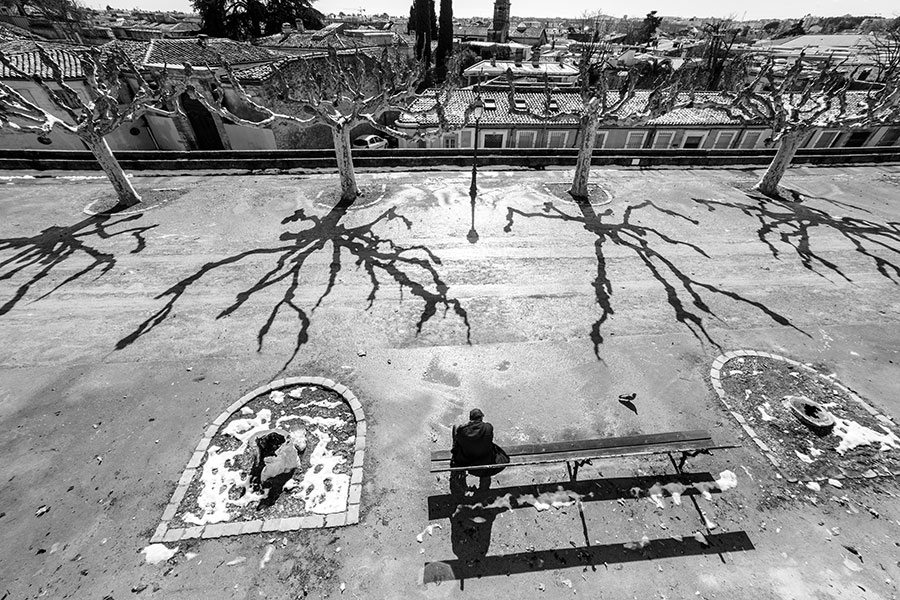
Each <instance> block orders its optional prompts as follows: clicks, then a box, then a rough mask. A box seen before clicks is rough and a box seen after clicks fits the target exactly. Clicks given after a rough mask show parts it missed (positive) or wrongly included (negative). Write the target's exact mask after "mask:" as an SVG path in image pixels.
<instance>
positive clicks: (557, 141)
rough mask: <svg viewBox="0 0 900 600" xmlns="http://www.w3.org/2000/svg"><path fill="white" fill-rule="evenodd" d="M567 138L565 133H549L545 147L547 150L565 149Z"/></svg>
mask: <svg viewBox="0 0 900 600" xmlns="http://www.w3.org/2000/svg"><path fill="white" fill-rule="evenodd" d="M568 137H569V133H568V132H567V131H551V132H550V134H549V135H548V136H547V147H548V148H565V147H566V138H568Z"/></svg>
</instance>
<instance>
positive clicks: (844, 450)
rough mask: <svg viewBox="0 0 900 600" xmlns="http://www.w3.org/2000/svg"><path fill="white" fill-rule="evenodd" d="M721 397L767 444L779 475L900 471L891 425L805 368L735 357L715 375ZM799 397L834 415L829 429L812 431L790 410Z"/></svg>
mask: <svg viewBox="0 0 900 600" xmlns="http://www.w3.org/2000/svg"><path fill="white" fill-rule="evenodd" d="M720 379H721V383H722V388H723V389H724V391H725V396H726V398H725V399H726V402H727V403H728V404H729V405H730V406H731V407H732V410H734V411H735V412H737V413H740V414H741V415H742V416H743V417H744V419H746V420H747V423H748V424H749V425H750V426H751V427H752V428H753V430H754V431H755V432H756V434H757V436H758V437H759V438H760V440H762V441H763V442H764V443H765V444H766V445H767V446H769V448H770V449H771V452H772V454H773V455H774V456H775V458H776V459H777V460H778V461H779V463H780V469H781V471H782V474H783V475H784V476H785V477H788V478H791V479H803V480H822V479H828V478H843V477H860V476H866V475H873V474H875V475H886V474H888V473H897V472H900V438H898V437H897V433H898V429H897V427H896V425H894V424H893V423H892V422H890V421H889V420H888V419H887V418H885V417H883V416H881V417H879V416H875V415H872V414H870V413H869V411H867V410H866V408H865V407H864V406H863V405H862V404H860V402H858V401H857V400H855V399H854V398H852V397H851V396H850V395H849V394H848V393H847V392H845V391H844V390H842V389H840V388H838V387H836V386H835V385H834V384H833V383H831V382H830V381H828V380H826V379H825V378H824V377H820V376H818V375H816V374H814V373H810V372H809V371H807V370H806V369H801V368H799V367H796V366H795V365H792V364H790V363H787V362H785V361H782V360H776V359H770V358H766V357H737V358H732V359H730V360H729V361H728V362H726V363H725V364H724V366H723V367H722V369H721V375H720ZM791 396H802V397H805V398H808V399H809V400H812V401H813V402H816V403H818V404H819V405H821V406H822V407H823V408H824V409H825V410H826V411H827V412H829V413H830V414H831V415H832V416H834V418H835V421H836V425H835V427H834V428H833V429H831V430H826V431H816V430H814V429H812V428H810V427H808V426H807V425H804V424H803V423H801V421H800V420H799V419H798V418H797V417H796V416H795V415H794V413H793V412H791V409H790V408H789V405H788V398H790V397H791Z"/></svg>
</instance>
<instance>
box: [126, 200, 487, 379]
mask: <svg viewBox="0 0 900 600" xmlns="http://www.w3.org/2000/svg"><path fill="white" fill-rule="evenodd" d="M351 205H352V203H351V202H346V203H338V204H337V205H336V206H334V207H333V208H332V209H331V211H330V212H329V213H328V214H327V215H325V216H324V217H319V216H317V215H307V214H306V212H305V211H304V210H303V209H300V210H297V211H296V212H295V213H294V214H292V215H290V216H288V217H286V218H284V219H283V220H282V221H281V223H282V225H288V224H291V223H297V224H300V225H305V226H306V227H305V228H304V229H301V230H300V231H285V232H284V233H282V234H281V236H280V237H279V240H281V241H282V242H284V243H282V244H278V245H275V246H272V247H267V248H255V249H253V250H248V251H246V252H242V253H239V254H235V255H234V256H229V257H227V258H223V259H221V260H217V261H214V262H209V263H206V264H205V265H203V266H202V267H201V268H200V269H199V270H198V271H197V272H196V273H194V274H193V275H190V276H189V277H186V278H184V279H182V280H181V281H179V282H178V283H176V284H175V285H173V286H171V287H170V288H169V289H167V290H165V291H164V292H162V293H161V294H159V295H158V296H157V297H156V298H157V299H163V298H168V300H167V301H166V304H165V305H164V306H163V307H162V308H160V309H159V310H158V311H156V312H155V313H154V314H153V315H151V316H150V317H149V318H148V319H147V320H145V321H144V322H143V323H141V324H140V325H139V326H138V328H137V329H136V330H135V331H133V332H132V333H130V334H129V335H127V336H126V337H124V338H123V339H121V340H119V342H118V343H117V344H116V349H117V350H121V349H123V348H126V347H127V346H129V345H131V344H132V343H134V342H135V341H137V340H138V339H139V338H140V337H142V336H144V335H146V334H147V333H149V332H150V331H152V330H153V329H154V328H156V327H157V326H158V325H160V324H161V323H163V322H164V321H165V320H166V318H167V317H168V316H169V314H170V313H171V312H172V309H173V308H174V307H175V304H176V303H177V302H178V300H179V299H180V298H181V297H182V296H183V295H184V294H185V292H187V291H188V289H189V288H190V287H191V286H192V285H194V284H195V283H197V282H199V281H200V280H201V279H202V278H203V277H204V276H206V275H207V274H209V273H211V272H213V271H215V270H217V269H220V268H222V267H226V266H229V265H234V264H236V263H239V262H241V261H243V260H244V259H247V258H252V257H260V256H264V257H265V256H271V257H272V258H273V259H274V264H273V265H272V267H271V268H270V269H269V270H268V271H267V272H266V273H265V274H264V275H263V276H262V277H260V278H259V279H258V280H257V281H256V282H255V283H254V284H253V285H252V286H250V287H249V288H247V289H246V290H244V291H242V292H240V293H238V294H237V296H236V297H235V300H234V302H233V303H232V304H231V305H229V306H227V307H226V308H225V309H223V310H222V311H221V312H220V313H219V314H218V315H217V316H216V318H217V319H220V318H223V317H227V316H228V315H230V314H232V313H233V312H235V311H236V310H238V309H239V308H241V306H243V305H244V304H245V303H246V302H247V301H248V300H249V299H250V298H251V297H252V296H253V295H254V294H256V293H258V292H263V291H265V290H267V289H268V288H271V287H273V286H278V285H281V286H284V292H283V294H282V297H281V299H280V300H279V301H278V302H277V303H276V304H275V306H273V307H272V309H271V311H270V312H269V316H268V318H267V319H266V322H265V323H263V325H262V326H261V327H260V329H259V331H258V332H257V336H256V340H257V349H262V344H263V341H264V339H265V337H266V335H267V334H268V333H269V331H270V329H271V328H272V325H273V324H274V323H275V319H276V318H277V317H278V316H279V314H280V313H281V311H282V310H284V311H286V312H287V313H289V314H293V315H294V316H295V317H296V319H297V321H298V322H299V327H300V329H299V331H298V332H297V336H296V339H295V341H294V348H293V352H292V354H291V356H290V358H288V360H287V361H286V362H285V363H284V366H283V367H282V370H283V369H284V368H286V367H287V366H288V365H289V364H290V363H291V361H293V360H294V358H295V357H296V356H297V354H298V352H299V351H300V348H301V347H302V346H303V345H304V344H305V343H307V342H308V341H309V328H310V325H311V320H310V317H311V315H312V313H314V312H315V311H316V309H317V308H319V306H321V304H322V302H323V301H324V300H325V298H326V297H327V296H328V295H329V294H330V293H331V291H332V289H334V286H335V284H336V282H337V276H338V273H339V272H340V270H341V268H342V266H343V263H342V261H343V253H344V252H345V251H346V252H348V253H349V254H350V255H351V256H353V257H355V262H356V266H357V267H362V268H363V269H364V270H365V272H366V274H367V275H368V276H369V280H370V282H371V284H372V290H371V292H370V293H369V295H368V297H367V298H366V300H367V301H368V306H367V309H368V308H371V307H372V305H373V304H374V302H375V298H376V295H377V293H378V290H379V289H380V287H381V280H380V279H379V277H380V276H383V275H386V276H388V277H389V278H391V279H392V280H393V281H394V282H396V283H397V284H398V285H399V286H400V287H401V290H406V291H408V292H409V293H411V294H412V295H413V296H416V297H417V298H419V299H421V300H422V301H423V302H424V307H423V309H422V313H421V314H420V315H419V320H418V322H417V323H416V333H417V334H418V333H421V331H422V326H423V325H424V324H425V323H426V322H428V320H429V319H431V318H432V317H433V316H434V315H435V314H436V313H437V310H438V307H443V309H444V314H446V313H447V312H448V311H449V310H451V309H452V310H453V312H454V313H455V314H456V315H458V316H459V317H460V318H461V319H462V321H463V323H464V324H465V326H466V341H467V343H471V327H470V325H469V318H468V313H467V312H466V310H465V309H464V308H463V307H462V304H461V303H460V302H459V300H457V299H455V298H451V297H449V296H448V293H447V292H448V286H447V284H446V283H444V281H443V280H442V279H441V277H440V275H439V274H438V272H437V269H436V267H437V266H438V265H440V264H441V260H440V258H439V257H437V256H436V255H435V254H434V253H433V252H431V250H429V249H428V248H427V247H425V246H421V245H414V246H400V245H397V244H395V243H394V242H393V241H392V240H390V239H388V238H384V237H381V236H379V235H378V234H376V233H375V231H374V228H375V226H376V225H378V224H379V223H388V222H391V221H394V220H398V221H400V222H401V223H403V224H404V225H405V226H406V228H407V229H410V228H412V222H411V221H410V220H409V219H407V218H406V217H404V216H403V215H401V214H399V213H398V212H397V210H396V208H395V207H394V208H391V209H389V210H386V211H384V212H383V213H382V214H381V215H379V216H378V217H377V218H376V219H374V220H373V221H371V222H370V223H367V224H365V225H360V226H356V227H348V226H345V225H344V224H343V223H342V222H341V219H342V218H343V217H344V215H345V214H347V211H348V209H349V208H350V206H351ZM329 245H330V246H331V247H330V249H329V248H328V247H329ZM319 251H322V252H329V253H330V256H331V265H330V270H329V277H328V282H327V284H326V286H325V290H324V291H323V292H322V294H321V295H320V296H319V298H318V300H317V301H316V303H315V305H314V306H313V307H312V308H311V309H309V310H306V309H305V308H303V307H302V306H300V304H299V303H298V301H297V298H296V296H297V292H298V291H299V289H300V274H301V271H302V270H303V267H304V265H305V264H306V261H307V259H309V258H310V257H311V256H313V255H314V254H315V253H316V252H319ZM429 288H433V290H432V289H429Z"/></svg>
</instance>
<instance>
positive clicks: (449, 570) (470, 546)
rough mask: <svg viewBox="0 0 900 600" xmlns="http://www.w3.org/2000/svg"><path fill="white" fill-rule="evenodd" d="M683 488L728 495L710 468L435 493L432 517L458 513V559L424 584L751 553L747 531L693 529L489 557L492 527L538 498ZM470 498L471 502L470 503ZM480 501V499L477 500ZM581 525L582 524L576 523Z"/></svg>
mask: <svg viewBox="0 0 900 600" xmlns="http://www.w3.org/2000/svg"><path fill="white" fill-rule="evenodd" d="M661 486H676V487H674V488H668V489H676V490H681V496H680V497H679V500H678V501H679V502H680V501H681V500H682V499H683V497H687V496H694V495H700V494H702V493H704V492H706V493H709V494H718V493H720V490H719V488H718V487H717V486H716V485H715V482H714V479H713V476H712V475H711V474H710V473H681V474H663V475H643V476H635V477H609V478H602V479H592V480H583V481H567V482H563V483H547V484H530V485H521V486H511V487H504V488H496V489H491V490H485V491H480V492H478V493H476V494H473V495H471V496H466V497H465V498H463V499H462V501H461V498H460V496H459V494H458V493H452V492H451V493H450V494H443V495H436V496H430V497H429V498H428V520H429V521H435V520H440V519H450V521H451V543H452V548H453V553H454V555H455V558H453V559H450V560H443V561H433V562H427V563H425V567H424V571H423V583H424V584H428V583H436V584H440V583H442V582H444V581H453V580H458V581H459V582H460V586H461V587H462V586H463V585H464V581H465V580H466V579H472V578H476V577H487V576H492V575H512V574H518V573H529V572H538V571H547V570H555V569H565V568H573V567H580V568H587V567H595V566H598V565H603V564H615V563H624V562H632V561H638V560H653V559H660V558H671V557H677V556H695V555H716V554H717V555H719V556H720V557H721V556H722V555H723V554H724V553H726V552H736V551H749V550H753V549H754V546H753V543H752V541H751V540H750V538H749V537H748V536H747V534H746V533H745V532H743V531H736V532H722V533H718V534H708V535H704V536H702V537H701V538H695V537H693V536H692V535H690V534H688V535H685V536H682V537H681V538H680V539H676V538H675V537H668V536H667V537H665V538H660V539H654V540H642V541H641V542H633V543H622V542H617V543H607V544H600V545H595V544H591V543H590V539H591V536H589V534H588V532H585V542H586V544H585V545H584V546H576V545H575V543H574V542H570V547H569V546H567V547H564V548H553V549H546V550H534V549H529V550H528V551H525V552H516V553H512V554H502V555H488V552H489V548H490V536H491V528H492V525H493V523H494V521H495V520H496V519H497V517H498V515H499V514H500V513H502V512H506V511H509V510H516V509H522V508H525V509H532V510H534V509H533V508H532V507H535V506H537V504H536V500H537V501H544V502H545V503H546V504H547V506H548V507H549V505H550V504H551V503H553V502H555V501H557V500H564V501H566V502H565V503H566V504H576V503H577V502H582V503H586V502H597V501H619V502H622V501H638V499H640V498H645V497H647V496H648V494H649V493H651V492H652V490H653V488H661ZM466 501H468V502H466ZM476 501H477V502H476ZM573 526H576V527H577V525H575V524H574V523H573Z"/></svg>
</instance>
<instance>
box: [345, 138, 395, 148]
mask: <svg viewBox="0 0 900 600" xmlns="http://www.w3.org/2000/svg"><path fill="white" fill-rule="evenodd" d="M353 147H354V148H358V149H367V150H380V149H381V148H387V147H388V142H387V140H386V139H384V138H383V137H381V136H379V135H361V136H359V137H358V138H356V139H355V140H353Z"/></svg>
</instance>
